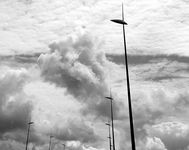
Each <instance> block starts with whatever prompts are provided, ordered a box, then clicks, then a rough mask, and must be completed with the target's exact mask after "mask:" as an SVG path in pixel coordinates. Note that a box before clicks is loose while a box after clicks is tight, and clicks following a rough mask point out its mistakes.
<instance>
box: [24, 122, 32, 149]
mask: <svg viewBox="0 0 189 150" xmlns="http://www.w3.org/2000/svg"><path fill="white" fill-rule="evenodd" d="M31 124H33V122H29V123H28V132H27V138H26V149H25V150H27V149H28V142H29V136H30V125H31Z"/></svg>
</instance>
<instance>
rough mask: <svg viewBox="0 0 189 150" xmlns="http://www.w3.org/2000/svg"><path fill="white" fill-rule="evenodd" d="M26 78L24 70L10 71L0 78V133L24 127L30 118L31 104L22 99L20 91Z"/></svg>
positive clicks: (23, 96)
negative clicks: (18, 71)
mask: <svg viewBox="0 0 189 150" xmlns="http://www.w3.org/2000/svg"><path fill="white" fill-rule="evenodd" d="M26 79H27V74H26V73H25V72H24V71H23V72H20V73H17V72H10V73H7V74H5V75H4V77H2V78H1V79H0V122H1V124H0V133H5V132H7V131H10V130H16V129H24V128H25V127H26V124H27V120H28V119H29V118H31V111H32V104H31V103H30V102H27V101H24V98H26V96H25V95H24V93H22V88H23V85H24V83H25V81H26ZM11 98H13V100H12V101H11Z"/></svg>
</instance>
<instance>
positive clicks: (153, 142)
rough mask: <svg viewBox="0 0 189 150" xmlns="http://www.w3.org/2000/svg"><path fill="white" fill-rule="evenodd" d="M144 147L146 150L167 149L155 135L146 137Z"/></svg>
mask: <svg viewBox="0 0 189 150" xmlns="http://www.w3.org/2000/svg"><path fill="white" fill-rule="evenodd" d="M145 147H146V149H147V150H167V149H166V148H165V145H164V144H163V142H162V141H161V140H160V139H159V138H157V137H153V138H150V137H148V138H147V141H146V145H145Z"/></svg>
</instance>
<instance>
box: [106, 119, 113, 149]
mask: <svg viewBox="0 0 189 150" xmlns="http://www.w3.org/2000/svg"><path fill="white" fill-rule="evenodd" d="M106 125H107V126H108V131H109V137H108V139H109V144H110V150H111V147H112V143H111V139H112V138H111V129H110V127H111V125H110V122H108V123H106Z"/></svg>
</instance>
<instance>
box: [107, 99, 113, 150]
mask: <svg viewBox="0 0 189 150" xmlns="http://www.w3.org/2000/svg"><path fill="white" fill-rule="evenodd" d="M106 98H107V99H109V100H110V103H111V121H112V141H113V150H115V138H114V115H113V104H112V103H113V98H112V97H111V95H110V97H106Z"/></svg>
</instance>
